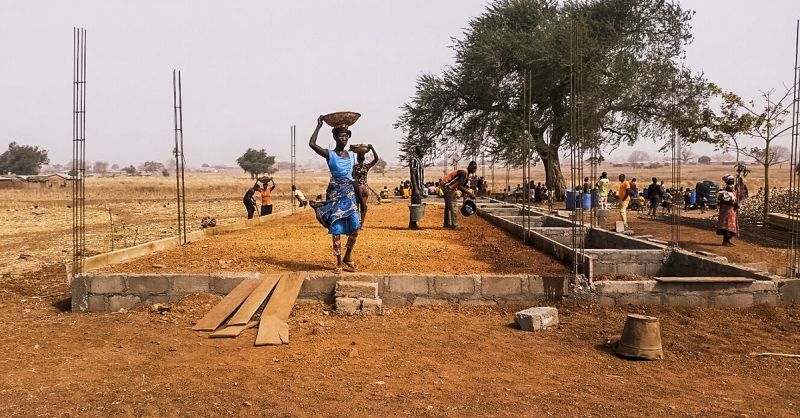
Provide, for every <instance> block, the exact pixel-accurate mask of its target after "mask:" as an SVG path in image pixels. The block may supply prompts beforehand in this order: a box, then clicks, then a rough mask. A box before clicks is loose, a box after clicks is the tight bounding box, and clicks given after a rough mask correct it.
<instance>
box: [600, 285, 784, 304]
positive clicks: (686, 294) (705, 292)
mask: <svg viewBox="0 0 800 418" xmlns="http://www.w3.org/2000/svg"><path fill="white" fill-rule="evenodd" d="M595 298H596V301H597V303H599V304H601V305H606V306H619V305H670V306H686V307H715V308H746V307H748V306H754V305H761V304H766V305H771V306H775V305H780V304H789V303H798V302H800V280H798V279H782V280H757V281H754V282H752V283H661V282H657V281H655V280H642V281H626V282H613V281H608V282H606V281H602V282H595Z"/></svg>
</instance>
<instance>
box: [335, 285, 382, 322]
mask: <svg viewBox="0 0 800 418" xmlns="http://www.w3.org/2000/svg"><path fill="white" fill-rule="evenodd" d="M335 295H336V312H339V313H342V314H345V315H382V314H383V301H382V300H381V299H380V298H379V297H378V283H377V282H365V281H346V280H341V281H338V282H336V294H335Z"/></svg>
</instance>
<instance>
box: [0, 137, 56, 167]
mask: <svg viewBox="0 0 800 418" xmlns="http://www.w3.org/2000/svg"><path fill="white" fill-rule="evenodd" d="M49 162H50V158H48V156H47V150H44V149H39V147H37V146H31V145H18V144H17V143H16V142H12V143H10V144H8V149H7V150H6V151H5V152H4V153H2V154H0V174H6V173H14V174H22V175H25V174H39V170H40V169H41V168H42V164H47V163H49Z"/></svg>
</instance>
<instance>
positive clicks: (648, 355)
mask: <svg viewBox="0 0 800 418" xmlns="http://www.w3.org/2000/svg"><path fill="white" fill-rule="evenodd" d="M617 354H618V355H620V356H623V357H630V358H637V359H644V360H660V359H663V358H664V352H663V351H662V350H661V324H659V322H658V318H655V317H652V316H646V315H636V314H630V315H628V318H627V319H625V328H623V329H622V337H620V339H619V343H618V344H617Z"/></svg>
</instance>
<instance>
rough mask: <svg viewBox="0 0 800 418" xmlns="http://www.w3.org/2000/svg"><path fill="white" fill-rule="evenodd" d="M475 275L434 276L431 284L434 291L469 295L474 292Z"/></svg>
mask: <svg viewBox="0 0 800 418" xmlns="http://www.w3.org/2000/svg"><path fill="white" fill-rule="evenodd" d="M476 277H477V276H436V277H434V279H433V286H434V290H435V292H436V293H443V294H445V295H471V294H473V293H475V279H476Z"/></svg>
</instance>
